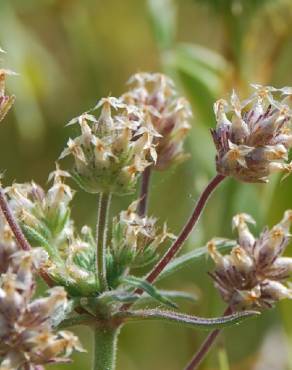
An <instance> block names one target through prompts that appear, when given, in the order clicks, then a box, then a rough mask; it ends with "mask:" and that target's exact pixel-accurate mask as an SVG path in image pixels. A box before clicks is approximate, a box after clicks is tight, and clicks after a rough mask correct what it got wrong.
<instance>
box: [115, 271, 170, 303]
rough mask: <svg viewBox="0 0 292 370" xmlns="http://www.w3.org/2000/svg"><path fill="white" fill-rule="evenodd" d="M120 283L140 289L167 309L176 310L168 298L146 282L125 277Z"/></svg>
mask: <svg viewBox="0 0 292 370" xmlns="http://www.w3.org/2000/svg"><path fill="white" fill-rule="evenodd" d="M121 282H122V283H125V284H128V285H130V286H131V287H134V288H139V289H142V290H143V291H144V292H146V293H147V294H149V295H150V296H151V297H152V298H153V299H155V300H156V301H157V302H160V303H163V304H165V305H167V306H169V307H172V308H177V305H176V304H175V303H174V302H172V301H171V300H170V299H169V298H167V297H165V296H163V295H162V294H161V293H160V292H159V290H158V289H156V288H155V287H154V286H153V285H152V284H150V283H148V282H147V281H146V280H144V279H141V278H138V277H136V276H126V277H124V278H122V280H121Z"/></svg>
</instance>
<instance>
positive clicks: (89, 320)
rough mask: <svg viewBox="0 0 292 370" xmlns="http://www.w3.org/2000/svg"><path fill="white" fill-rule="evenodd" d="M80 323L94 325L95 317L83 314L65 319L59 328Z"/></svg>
mask: <svg viewBox="0 0 292 370" xmlns="http://www.w3.org/2000/svg"><path fill="white" fill-rule="evenodd" d="M79 325H88V326H89V325H90V326H91V325H94V317H93V316H91V315H87V314H82V315H78V316H74V317H71V318H68V319H64V320H63V321H62V322H60V323H59V325H58V329H66V328H69V327H71V326H79Z"/></svg>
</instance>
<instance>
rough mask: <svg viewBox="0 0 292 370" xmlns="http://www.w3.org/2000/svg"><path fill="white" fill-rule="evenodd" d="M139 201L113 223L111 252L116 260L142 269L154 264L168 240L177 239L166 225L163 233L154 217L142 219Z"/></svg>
mask: <svg viewBox="0 0 292 370" xmlns="http://www.w3.org/2000/svg"><path fill="white" fill-rule="evenodd" d="M138 204H139V201H135V202H133V203H132V204H130V206H129V207H128V209H127V210H126V211H122V212H121V213H120V215H119V217H118V218H115V219H114V222H113V236H112V243H111V244H112V245H111V251H112V254H113V255H114V256H115V259H119V261H121V260H128V264H129V265H131V267H142V266H145V265H148V264H149V263H151V262H154V261H155V259H156V258H157V248H158V246H159V245H160V244H162V243H163V242H164V241H165V240H166V239H168V238H170V239H175V236H174V235H173V234H170V233H169V232H168V231H167V227H166V224H164V226H163V228H162V230H161V231H159V228H158V227H157V226H156V222H157V220H156V219H155V218H153V217H147V216H146V217H141V216H139V215H138V214H137V213H136V210H137V206H138Z"/></svg>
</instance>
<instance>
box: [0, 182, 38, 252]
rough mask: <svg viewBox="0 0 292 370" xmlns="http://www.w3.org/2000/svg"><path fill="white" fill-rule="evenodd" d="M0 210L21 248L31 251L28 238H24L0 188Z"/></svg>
mask: <svg viewBox="0 0 292 370" xmlns="http://www.w3.org/2000/svg"><path fill="white" fill-rule="evenodd" d="M0 208H1V210H2V212H3V214H4V216H5V218H6V220H7V223H8V225H9V226H10V228H11V230H12V232H13V234H14V236H15V239H16V241H17V243H18V245H19V247H20V248H21V249H23V250H24V251H29V250H30V249H31V246H30V244H29V242H28V241H27V239H26V237H25V236H24V234H23V232H22V230H21V228H20V226H19V224H18V222H17V220H16V218H15V217H14V215H13V213H12V211H11V209H10V206H9V204H8V201H7V199H6V196H5V194H4V191H3V189H2V188H0Z"/></svg>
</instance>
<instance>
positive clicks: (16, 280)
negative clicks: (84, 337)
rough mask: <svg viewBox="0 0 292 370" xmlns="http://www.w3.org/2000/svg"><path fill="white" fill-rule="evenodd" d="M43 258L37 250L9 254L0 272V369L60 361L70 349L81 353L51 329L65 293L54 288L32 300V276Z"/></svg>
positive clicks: (75, 344) (74, 341)
mask: <svg viewBox="0 0 292 370" xmlns="http://www.w3.org/2000/svg"><path fill="white" fill-rule="evenodd" d="M46 259H47V256H46V254H45V252H44V251H43V250H41V249H38V248H36V249H33V250H32V251H31V252H23V251H18V252H15V253H13V254H11V255H10V258H9V265H8V266H7V268H6V271H4V270H2V271H1V281H0V322H1V331H0V352H1V364H0V369H11V370H12V369H21V368H24V367H25V368H27V366H35V365H41V364H47V363H52V362H58V361H61V362H62V361H63V360H67V359H68V358H67V357H68V356H69V355H70V354H71V352H72V350H73V349H74V350H82V349H81V346H80V344H79V342H78V339H77V338H76V337H75V336H74V335H73V334H71V333H70V334H69V333H68V334H66V336H64V335H63V334H62V332H59V333H58V332H55V331H54V329H53V327H52V323H51V317H53V316H54V315H55V313H56V312H57V311H58V313H60V310H64V309H65V308H66V306H67V297H66V293H65V290H64V289H63V288H61V287H55V288H52V289H51V290H50V291H49V297H47V298H38V299H36V300H33V295H34V292H35V286H36V284H35V281H34V273H35V271H36V269H37V268H39V267H41V266H42V265H43V263H44V262H45V261H46ZM60 338H62V340H63V343H62V346H60V345H59V342H60ZM70 338H71V339H70ZM64 339H66V340H65V341H64ZM69 339H70V340H69ZM49 348H50V350H48V349H49Z"/></svg>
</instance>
